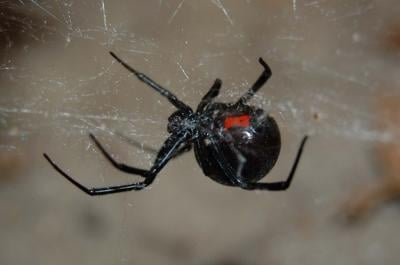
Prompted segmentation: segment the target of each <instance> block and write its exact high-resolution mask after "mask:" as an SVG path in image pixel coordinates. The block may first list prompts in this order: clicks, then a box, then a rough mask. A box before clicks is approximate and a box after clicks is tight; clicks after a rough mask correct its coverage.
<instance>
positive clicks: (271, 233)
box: [0, 0, 400, 265]
mask: <svg viewBox="0 0 400 265" xmlns="http://www.w3.org/2000/svg"><path fill="white" fill-rule="evenodd" d="M399 12H400V5H398V2H397V1H395V0H385V1H373V0H354V1H347V0H346V1H345V0H340V1H326V0H306V1H299V0H285V1H278V0H271V1H265V0H243V1H226V0H205V1H195V0H173V1H163V0H151V1H129V0H121V1H110V0H96V1H92V0H83V1H74V0H14V1H0V264H3V265H11V264H12V265H18V264H31V265H35V264H41V265H42V264H57V265H62V264H174V265H176V264H196V265H197V264H199V265H200V264H201V265H227V264H235V265H242V264H276V265H280V264H309V265H310V264H327V263H328V264H341V265H346V264H399V263H400V257H399V255H398V246H399V243H400V239H399V238H400V237H399V235H400V234H399V226H400V212H399V208H398V205H396V199H397V198H398V195H399V193H400V192H399V190H400V188H399V186H400V184H399V182H400V180H399V176H398V175H397V174H400V169H399V166H398V163H399V161H400V160H399V159H400V154H399V153H400V152H399V147H398V146H396V144H397V143H398V142H399V132H398V124H399V122H400V110H399V108H400V107H399V106H400V90H399V86H400V78H399V76H400V75H399V56H400V19H399V14H400V13H399ZM109 51H114V52H115V53H117V54H118V55H119V56H120V57H121V58H123V59H124V60H126V61H127V62H129V64H131V65H132V66H134V67H135V68H137V69H139V70H141V71H142V72H144V73H147V74H148V75H149V76H151V77H152V78H154V79H155V80H157V81H158V82H159V83H160V84H162V85H164V86H166V87H168V88H170V89H171V91H173V93H175V94H176V95H177V96H178V97H179V98H180V99H182V100H183V101H184V102H186V103H188V104H190V105H191V106H192V107H196V105H197V104H198V102H199V100H200V99H201V97H202V96H203V95H204V93H206V92H207V90H208V88H209V87H210V86H211V84H212V83H213V81H214V80H215V78H217V77H218V78H221V79H222V80H223V88H222V90H221V95H220V96H219V98H218V100H219V101H223V102H228V101H233V100H235V99H237V98H238V97H239V96H240V95H241V94H242V93H244V91H246V89H247V88H248V87H249V86H250V85H251V84H252V83H253V82H254V80H255V79H256V78H257V77H258V75H259V74H260V72H261V70H262V68H261V66H260V65H259V64H258V61H257V60H258V57H260V56H262V57H263V58H264V59H265V60H266V61H267V62H268V64H269V65H270V66H271V68H272V71H273V76H272V78H271V79H270V81H269V82H268V83H267V85H266V86H264V88H263V89H262V90H260V92H259V93H258V95H257V96H256V97H255V98H254V99H253V100H252V102H251V104H254V105H257V106H260V107H263V108H264V109H265V110H267V111H268V112H269V113H270V114H271V115H272V116H273V117H274V118H275V119H276V120H277V122H278V124H279V126H280V128H281V132H282V137H283V139H282V141H283V142H282V144H283V145H282V152H281V156H280V158H279V161H278V163H277V165H276V167H275V168H274V169H273V170H272V171H271V172H270V174H269V175H268V176H267V178H265V179H264V180H266V179H268V180H278V179H284V178H286V177H287V175H288V172H289V170H290V167H291V165H292V162H293V159H294V156H295V153H296V151H297V148H298V145H299V142H300V140H301V138H302V137H303V136H304V135H305V134H309V135H310V136H311V137H310V140H309V142H308V144H307V146H306V148H305V151H304V155H303V157H302V159H301V162H300V165H299V168H298V171H297V173H296V176H295V179H294V181H293V184H292V186H291V187H290V189H289V190H288V191H286V192H249V191H243V190H240V189H237V188H231V187H225V186H221V185H219V184H217V183H214V182H213V181H212V180H210V179H208V178H207V177H205V176H203V173H202V171H201V169H200V168H199V167H198V165H197V163H196V161H195V159H194V156H193V154H192V153H188V154H185V155H184V156H182V157H181V158H179V159H177V160H174V161H172V162H170V163H169V164H168V165H167V166H166V167H165V169H164V170H163V171H162V172H161V173H160V174H159V176H158V178H157V180H156V181H155V183H154V184H153V185H152V186H151V188H149V189H147V190H145V191H141V192H129V193H124V194H117V195H109V196H105V197H89V196H87V195H86V194H83V193H82V192H81V191H79V190H78V189H76V188H75V187H73V186H72V185H71V184H70V183H68V182H67V181H66V180H65V179H63V178H62V177H61V176H60V175H59V174H58V173H57V172H55V171H54V170H53V169H52V168H51V167H50V166H49V164H48V163H47V162H46V161H45V160H44V159H43V157H42V153H43V152H47V153H49V155H50V156H51V157H52V158H53V159H54V160H55V161H57V163H58V164H59V165H60V166H61V167H62V168H64V169H65V170H66V171H67V172H69V173H70V174H71V175H72V176H74V177H75V178H76V179H78V180H79V181H81V182H82V183H84V184H85V185H88V186H105V185H112V184H125V183H130V182H134V181H138V180H139V178H138V177H136V176H130V175H126V174H124V173H122V172H118V171H117V170H115V169H114V168H113V167H112V166H111V165H110V164H109V163H108V162H107V161H106V160H105V159H104V157H103V156H102V155H101V154H100V153H99V151H98V150H97V149H96V148H94V146H93V144H92V143H91V142H90V141H89V138H88V133H89V132H92V133H94V134H95V135H96V136H98V137H99V139H100V141H101V142H103V143H104V144H105V145H106V147H107V149H108V150H109V151H110V152H111V153H112V154H113V155H114V156H115V157H116V158H118V159H119V160H120V161H124V162H127V163H128V164H131V165H135V166H138V167H144V168H148V167H150V166H151V164H152V160H153V159H154V154H151V153H148V152H146V150H144V149H142V148H138V147H134V146H132V145H130V144H129V143H126V141H125V140H124V137H128V138H130V139H134V140H136V141H139V142H143V143H145V144H146V145H149V146H151V147H154V148H158V147H159V146H161V144H162V143H163V141H164V139H165V138H166V137H167V132H166V125H167V121H166V119H167V118H168V116H169V114H170V113H172V112H173V111H174V108H173V107H172V106H171V105H170V104H169V103H168V101H167V100H165V99H164V98H162V97H161V96H160V95H158V94H157V93H155V92H154V91H153V90H152V89H150V88H149V87H147V86H145V85H144V84H142V83H140V82H139V81H138V80H136V79H135V78H134V77H133V76H132V75H131V74H130V73H129V72H127V71H126V69H124V68H123V67H121V65H119V64H117V63H115V61H114V60H113V59H112V57H111V56H109V54H108V52H109Z"/></svg>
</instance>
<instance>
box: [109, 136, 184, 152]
mask: <svg viewBox="0 0 400 265" xmlns="http://www.w3.org/2000/svg"><path fill="white" fill-rule="evenodd" d="M115 134H116V135H117V136H118V137H120V138H121V139H122V140H124V141H125V142H127V143H128V144H130V145H132V146H134V147H137V148H140V149H142V150H144V151H146V152H148V153H152V154H155V155H156V154H157V153H158V150H157V149H155V148H153V147H151V146H148V145H146V144H142V143H140V142H138V141H136V140H134V139H132V138H129V137H128V136H125V135H124V134H122V133H119V132H115ZM190 150H192V144H190V143H188V144H183V145H182V146H180V147H179V148H178V149H177V150H176V152H175V154H174V155H173V156H172V158H177V157H178V156H180V155H182V154H184V153H186V152H189V151H190Z"/></svg>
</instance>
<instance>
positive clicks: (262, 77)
mask: <svg viewBox="0 0 400 265" xmlns="http://www.w3.org/2000/svg"><path fill="white" fill-rule="evenodd" d="M258 61H259V62H260V64H261V65H262V66H263V67H264V71H263V72H262V73H261V75H260V77H259V78H258V79H257V81H256V82H255V83H254V84H253V86H252V87H251V88H250V89H249V90H248V91H247V92H246V94H244V95H243V96H242V97H241V98H240V99H239V100H238V101H237V102H236V105H243V104H245V103H246V102H247V101H248V100H250V99H251V98H252V97H253V96H254V94H255V93H257V91H258V90H259V89H260V88H261V87H262V86H263V85H264V84H265V83H266V82H267V81H268V79H269V78H270V77H271V75H272V71H271V68H269V66H268V64H267V63H266V62H265V61H264V60H263V58H261V57H260V58H259V59H258Z"/></svg>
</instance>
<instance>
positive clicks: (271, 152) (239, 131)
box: [44, 52, 307, 195]
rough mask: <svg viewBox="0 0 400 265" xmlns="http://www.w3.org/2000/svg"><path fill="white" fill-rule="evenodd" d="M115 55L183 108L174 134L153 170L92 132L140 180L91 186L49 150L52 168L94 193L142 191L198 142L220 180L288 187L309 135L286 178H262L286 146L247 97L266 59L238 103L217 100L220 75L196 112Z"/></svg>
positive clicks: (207, 169) (174, 120)
mask: <svg viewBox="0 0 400 265" xmlns="http://www.w3.org/2000/svg"><path fill="white" fill-rule="evenodd" d="M110 54H111V55H112V56H113V57H114V58H115V59H116V60H117V61H118V62H119V63H121V64H122V65H123V66H124V67H125V68H127V69H128V70H129V71H131V72H132V73H133V74H135V75H136V77H137V78H138V79H139V80H141V81H142V82H144V83H146V84H147V85H149V86H150V87H152V88H153V89H155V90H156V91H157V92H159V93H160V94H161V95H163V96H164V97H166V98H167V99H168V100H169V101H170V102H171V103H172V104H173V105H174V106H175V107H176V108H177V109H178V110H177V111H175V112H174V113H173V114H172V115H171V116H170V117H169V118H168V126H167V131H168V132H169V133H170V136H169V137H168V138H167V140H166V141H165V142H164V144H163V146H162V147H161V149H160V150H159V151H158V154H157V157H156V160H155V162H154V165H153V166H152V167H151V168H150V170H144V169H139V168H135V167H131V166H128V165H125V164H121V163H118V162H116V161H115V160H114V159H113V158H112V157H111V156H110V154H109V153H108V152H107V151H106V150H105V149H104V148H103V146H102V145H101V144H100V143H99V142H98V141H97V139H96V138H95V137H94V136H93V135H92V134H90V137H91V139H92V140H93V141H94V143H95V144H96V146H97V147H98V148H99V149H100V151H101V152H102V153H103V155H104V156H105V157H106V158H107V159H108V160H109V161H110V162H111V163H112V165H113V166H114V167H116V168H117V169H119V170H121V171H123V172H126V173H130V174H135V175H140V176H142V177H143V178H144V180H143V181H141V182H138V183H133V184H127V185H120V186H111V187H104V188H87V187H85V186H83V185H82V184H80V183H79V182H77V181H76V180H75V179H73V178H72V177H70V176H69V175H68V174H67V173H65V172H64V171H63V170H62V169H61V168H60V167H58V166H57V165H56V164H55V163H54V162H53V161H52V160H51V159H50V158H49V156H48V155H47V154H44V157H45V158H46V159H47V161H48V162H49V163H50V164H51V165H52V166H53V168H54V169H55V170H57V171H58V172H59V173H60V174H61V175H63V176H64V177H65V178H66V179H68V180H69V181H70V182H71V183H72V184H74V185H75V186H76V187H78V188H79V189H81V190H82V191H84V192H85V193H87V194H89V195H104V194H111V193H117V192H124V191H129V190H141V189H143V188H145V187H147V186H148V185H150V184H151V183H153V181H154V179H155V177H156V176H157V174H158V173H159V172H160V170H161V169H162V168H163V167H164V166H165V165H166V164H167V163H168V161H169V160H171V159H172V158H175V157H178V156H179V155H181V154H182V153H184V152H186V151H189V150H190V149H191V148H192V146H194V152H195V156H196V159H197V162H198V163H199V165H200V167H201V168H202V169H203V172H204V174H205V175H206V176H208V177H210V178H211V179H213V180H215V181H217V182H219V183H221V184H224V185H228V186H236V187H240V188H243V189H250V190H253V189H259V190H286V189H287V188H289V186H290V183H291V181H292V179H293V176H294V173H295V171H296V168H297V165H298V163H299V161H300V157H301V154H302V152H303V148H304V145H305V143H306V140H307V136H305V137H304V138H303V140H302V142H301V144H300V148H299V150H298V152H297V156H296V159H295V161H294V164H293V166H292V169H291V171H290V173H289V176H288V178H287V179H286V180H285V181H278V182H265V183H260V182H257V181H259V180H260V179H262V178H263V177H264V176H265V175H266V174H267V173H268V172H269V171H270V170H271V169H272V168H273V166H274V165H275V163H276V161H277V160H278V156H279V152H280V149H281V137H280V132H279V128H278V125H277V123H276V122H275V120H274V119H273V118H272V117H271V116H269V115H268V114H266V113H265V112H264V110H263V109H260V108H256V107H254V106H250V105H247V101H248V100H249V99H251V98H252V97H253V96H254V94H255V93H256V92H257V91H258V90H259V89H260V88H261V87H262V86H263V85H264V84H265V82H267V80H268V79H269V78H270V77H271V69H270V68H269V66H268V65H267V64H266V63H265V62H264V60H263V59H262V58H260V59H259V62H260V64H261V65H262V66H263V67H264V71H263V72H262V73H261V75H260V77H259V78H258V79H257V81H256V82H255V83H254V84H253V86H252V87H251V88H250V89H249V90H248V91H247V92H246V93H245V94H244V95H243V96H242V97H241V98H240V99H239V100H238V101H237V102H236V103H228V104H225V103H218V102H214V98H215V97H217V96H218V94H219V91H220V89H221V85H222V82H221V80H219V79H216V80H215V82H214V84H213V85H212V87H211V88H210V90H209V91H208V93H207V94H206V95H205V96H204V97H203V98H202V100H201V101H200V103H199V105H198V107H197V109H196V111H195V112H194V111H193V110H192V109H191V108H190V107H189V106H187V105H186V104H185V103H183V102H182V101H180V100H179V99H178V98H177V97H176V96H175V95H174V94H172V93H171V92H170V91H168V90H167V89H165V88H163V87H162V86H160V85H158V84H157V83H156V82H154V81H153V80H152V79H150V78H149V77H147V76H146V75H145V74H143V73H140V72H138V71H136V70H135V69H133V68H132V67H131V66H129V65H128V64H127V63H125V62H124V61H122V60H121V59H120V58H119V57H117V56H116V55H115V54H114V53H112V52H110Z"/></svg>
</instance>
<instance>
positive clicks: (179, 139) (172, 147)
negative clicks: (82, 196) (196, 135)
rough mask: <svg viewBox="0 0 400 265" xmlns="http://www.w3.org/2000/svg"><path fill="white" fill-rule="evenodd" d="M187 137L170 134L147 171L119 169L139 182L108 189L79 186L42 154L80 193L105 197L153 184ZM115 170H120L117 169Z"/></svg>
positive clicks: (103, 151)
mask: <svg viewBox="0 0 400 265" xmlns="http://www.w3.org/2000/svg"><path fill="white" fill-rule="evenodd" d="M189 136H190V134H189V133H188V132H184V133H182V134H179V135H174V134H172V135H171V136H170V137H168V139H167V140H166V141H165V142H164V144H163V146H162V147H161V149H160V151H159V152H158V155H157V158H156V160H155V162H154V165H153V166H152V167H151V168H150V170H148V171H146V170H142V169H136V168H133V167H128V168H129V170H131V172H128V171H125V169H124V170H122V169H121V170H122V171H124V172H127V173H132V174H136V175H141V176H143V177H144V178H145V179H144V180H143V181H141V182H137V183H132V184H127V185H119V186H109V187H101V188H87V187H86V186H84V185H82V184H80V183H79V182H77V181H76V180H75V179H74V178H72V177H71V176H69V175H68V174H67V173H66V172H65V171H63V170H62V169H61V168H60V167H59V166H58V165H57V164H56V163H54V162H53V161H52V160H51V159H50V157H49V156H48V155H47V154H43V156H44V157H45V158H46V160H47V161H48V162H49V163H50V164H51V166H52V167H53V168H54V169H55V170H56V171H57V172H58V173H60V174H61V175H62V176H64V177H65V178H66V179H67V180H68V181H69V182H71V183H72V184H73V185H75V186H76V187H77V188H78V189H80V190H81V191H83V192H85V193H86V194H88V195H91V196H95V195H106V194H112V193H119V192H125V191H130V190H142V189H144V188H145V187H147V186H149V185H150V184H151V183H153V181H154V179H155V177H156V176H157V174H158V173H159V172H160V170H161V169H162V168H163V167H164V166H165V165H166V164H167V162H168V161H169V160H170V159H171V158H172V157H173V155H174V154H175V151H176V150H177V149H178V148H179V147H180V146H181V145H182V144H183V143H185V142H187V140H188V139H189ZM91 137H92V139H93V140H94V141H95V143H96V145H97V146H98V147H99V148H100V150H101V151H102V153H103V154H104V155H105V156H106V158H107V159H108V160H109V161H110V162H111V163H112V164H113V165H114V163H116V162H115V161H114V160H113V159H112V158H111V156H110V155H109V154H108V153H107V152H106V151H105V150H104V148H103V147H102V146H101V145H100V143H99V142H98V141H97V140H96V138H94V137H93V136H91ZM110 158H111V159H110ZM116 164H117V165H119V166H120V165H121V164H118V163H116ZM114 166H115V165H114ZM126 167H127V166H126ZM117 168H118V169H120V168H119V167H117ZM135 170H137V172H134V171H135ZM139 173H140V174H139Z"/></svg>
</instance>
